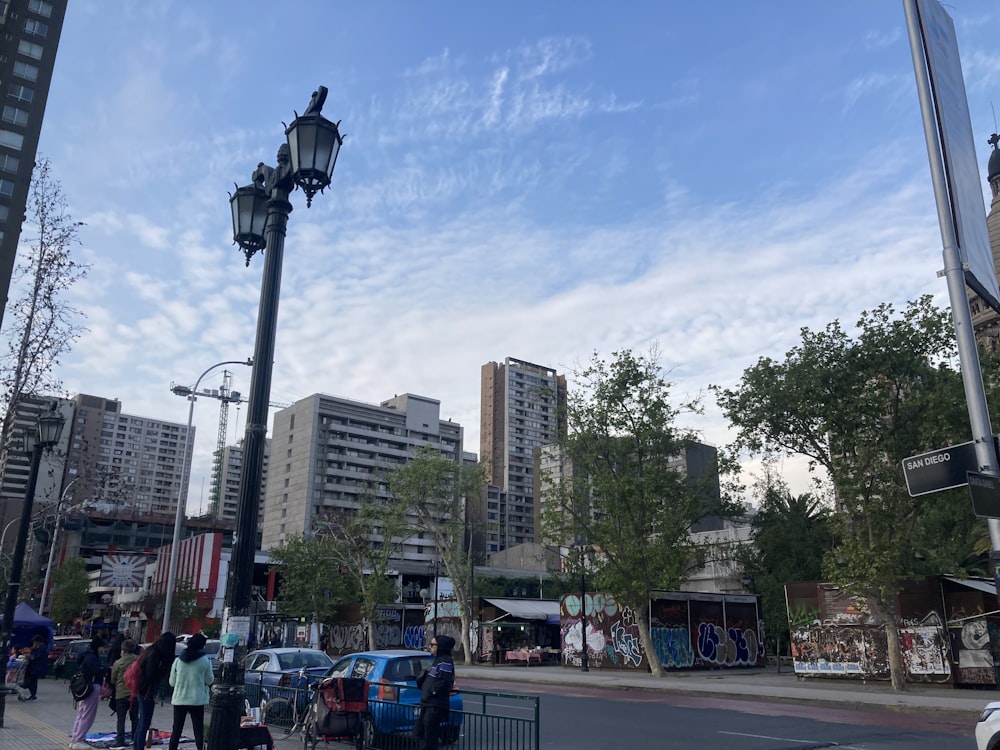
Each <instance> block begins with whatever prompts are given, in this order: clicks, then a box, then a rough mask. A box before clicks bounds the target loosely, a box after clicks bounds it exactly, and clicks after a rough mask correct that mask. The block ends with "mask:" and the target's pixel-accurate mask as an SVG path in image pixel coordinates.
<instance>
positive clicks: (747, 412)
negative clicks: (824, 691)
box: [714, 296, 973, 690]
mask: <svg viewBox="0 0 1000 750" xmlns="http://www.w3.org/2000/svg"><path fill="white" fill-rule="evenodd" d="M801 336H802V341H801V343H800V344H799V345H797V346H796V347H794V348H793V349H791V350H790V351H789V352H788V353H787V354H786V355H785V359H784V360H783V361H780V362H779V361H775V360H772V359H770V358H767V357H763V358H761V359H760V360H759V361H758V362H757V364H756V365H754V366H753V367H750V368H748V369H747V370H746V371H744V373H743V376H742V378H741V381H740V383H739V385H738V386H737V387H736V388H733V389H721V388H715V389H714V390H715V392H716V394H717V397H718V401H719V404H720V406H721V407H722V410H723V412H724V414H725V415H726V417H727V418H728V419H729V420H730V422H731V423H732V424H733V426H734V427H735V428H736V429H737V432H738V436H737V446H738V447H741V448H744V449H747V450H749V451H750V452H752V453H757V454H763V453H769V452H774V451H776V452H781V453H785V454H798V455H802V456H806V457H807V458H808V459H809V462H810V468H811V469H812V470H814V471H816V472H817V475H818V476H819V477H823V478H829V481H830V482H831V483H832V486H833V491H834V497H835V508H834V512H833V513H832V515H831V524H832V530H833V533H834V535H835V536H836V538H837V546H836V547H835V548H834V549H833V550H832V551H831V553H830V554H827V555H826V556H825V557H824V564H823V570H824V573H825V576H826V578H827V579H828V580H830V581H831V582H833V583H835V584H836V585H837V586H838V587H840V588H841V589H842V590H843V591H845V592H846V593H848V594H851V595H854V596H857V597H860V598H861V599H863V600H864V601H865V602H866V603H867V605H868V607H869V610H870V612H871V614H872V616H873V617H874V618H875V620H876V621H877V622H879V623H881V624H882V625H884V627H885V628H886V635H887V639H888V648H889V664H890V673H891V678H892V684H893V687H894V688H896V689H900V690H901V689H904V687H905V683H904V674H903V667H902V659H901V654H900V649H899V639H898V630H897V621H898V612H897V607H896V594H897V592H898V591H899V585H900V582H901V581H902V580H903V579H905V578H908V577H914V576H921V575H924V574H927V573H938V572H949V571H954V570H956V569H957V567H958V563H957V561H958V560H960V559H961V558H962V557H963V556H964V554H965V553H966V552H967V549H966V548H967V540H968V539H969V527H970V526H971V525H972V523H973V518H972V514H971V513H969V510H968V502H967V501H964V502H960V501H956V496H955V494H954V493H933V494H929V495H922V496H920V497H915V498H914V497H909V495H908V493H907V490H906V486H905V482H904V478H903V472H902V468H901V461H902V460H903V459H904V458H905V457H907V456H911V455H914V454H916V453H920V452H923V451H925V450H928V449H929V448H932V447H937V446H943V445H948V444H950V443H952V442H956V441H957V439H958V438H959V437H960V436H961V435H963V434H964V435H967V434H968V424H967V413H966V410H965V406H964V399H963V397H962V389H961V382H960V380H959V378H958V376H957V374H956V373H955V372H954V371H953V370H951V369H950V368H949V367H948V361H949V358H950V357H952V356H953V354H954V335H953V332H952V328H951V322H950V318H949V316H948V314H947V313H946V312H943V311H941V310H939V309H937V308H935V307H934V306H933V304H932V303H931V299H930V297H929V296H925V297H922V298H921V299H919V300H917V301H915V302H911V303H909V304H908V305H907V306H906V308H905V309H904V310H903V311H902V312H901V313H900V314H898V315H897V314H896V311H895V310H894V309H893V307H892V305H889V304H884V305H881V306H879V307H878V308H876V309H875V310H873V311H870V312H865V313H862V315H861V316H860V318H859V320H858V322H857V325H856V332H855V334H854V335H851V334H849V333H847V332H846V331H844V330H843V329H842V328H841V326H840V323H839V322H838V321H834V322H833V323H830V324H829V325H828V326H827V327H826V328H825V329H824V330H823V331H820V332H814V331H810V330H808V329H805V328H804V329H802V332H801Z"/></svg>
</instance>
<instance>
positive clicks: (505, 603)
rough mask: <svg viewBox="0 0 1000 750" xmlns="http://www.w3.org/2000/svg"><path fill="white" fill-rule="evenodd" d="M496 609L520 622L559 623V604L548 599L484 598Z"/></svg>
mask: <svg viewBox="0 0 1000 750" xmlns="http://www.w3.org/2000/svg"><path fill="white" fill-rule="evenodd" d="M484 599H485V600H486V601H488V602H489V603H490V604H492V605H493V606H494V607H496V608H497V609H502V610H503V611H504V612H506V613H507V614H509V615H510V616H511V617H517V618H518V619H521V620H545V622H547V623H556V624H558V623H559V602H557V601H554V600H550V599H492V598H489V597H484Z"/></svg>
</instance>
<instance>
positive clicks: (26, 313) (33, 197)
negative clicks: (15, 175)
mask: <svg viewBox="0 0 1000 750" xmlns="http://www.w3.org/2000/svg"><path fill="white" fill-rule="evenodd" d="M27 212H28V215H27V221H26V222H25V232H26V238H25V242H24V244H25V247H23V248H22V249H21V250H20V251H19V252H18V257H19V258H20V260H19V261H18V264H17V267H16V269H15V272H14V279H13V281H14V289H15V291H16V292H18V294H17V296H16V297H15V296H13V295H12V299H11V301H10V302H9V303H7V304H6V316H7V321H6V322H7V326H6V327H5V328H4V335H5V337H6V338H7V342H8V351H7V353H6V354H5V355H4V356H3V357H0V411H2V413H3V417H2V420H0V443H2V446H3V448H4V450H9V441H10V438H11V437H13V436H12V435H11V427H12V424H13V420H14V418H15V416H16V414H17V408H18V405H19V404H20V403H21V402H22V401H23V400H24V399H25V398H27V397H29V396H31V395H33V394H42V393H55V392H58V391H59V390H61V386H60V381H59V379H58V378H56V377H55V375H54V373H53V370H54V368H55V366H56V365H57V364H58V362H59V359H60V358H61V357H62V356H63V355H64V354H66V352H68V351H69V350H70V348H71V347H72V345H73V342H74V341H76V339H78V338H79V337H80V334H81V333H83V331H84V328H83V327H82V325H81V324H80V322H79V321H80V320H81V318H82V317H83V314H82V313H81V312H80V311H79V310H77V309H75V308H74V307H72V306H71V305H69V303H68V302H66V300H65V298H64V293H65V292H66V291H67V290H68V289H69V288H70V287H71V286H72V285H73V284H75V283H76V282H77V281H79V280H81V279H83V278H85V277H86V275H87V271H88V270H89V268H90V266H88V265H85V264H81V263H79V262H77V261H76V260H75V259H74V258H73V256H72V253H71V250H72V248H73V246H74V245H76V244H77V243H78V242H79V227H80V226H82V224H81V222H76V221H73V219H72V217H71V216H70V215H69V213H68V211H67V207H66V198H65V196H64V195H63V192H62V186H61V185H60V183H59V181H58V180H57V179H56V178H55V177H54V176H53V174H52V167H51V164H50V163H49V160H48V159H45V158H39V159H38V160H37V162H36V163H35V168H34V170H33V172H32V175H31V186H30V188H29V192H28V205H27ZM22 253H23V256H22Z"/></svg>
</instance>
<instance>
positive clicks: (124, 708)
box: [111, 638, 139, 750]
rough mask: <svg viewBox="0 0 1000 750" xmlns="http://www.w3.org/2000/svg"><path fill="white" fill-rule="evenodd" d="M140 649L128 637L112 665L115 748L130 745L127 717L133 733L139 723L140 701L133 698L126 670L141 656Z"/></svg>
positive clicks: (118, 748) (123, 749)
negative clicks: (126, 681)
mask: <svg viewBox="0 0 1000 750" xmlns="http://www.w3.org/2000/svg"><path fill="white" fill-rule="evenodd" d="M138 651H139V647H138V646H137V645H136V642H135V641H133V640H132V639H131V638H127V639H126V640H124V641H123V642H122V655H121V657H120V658H119V659H117V660H115V663H114V664H112V665H111V682H112V684H113V685H114V686H115V693H114V695H115V703H114V706H115V713H116V714H117V715H118V720H117V725H116V731H115V744H114V746H113V750H126V748H128V745H126V744H125V719H126V717H127V718H128V719H129V721H130V722H131V726H132V734H133V735H134V734H135V730H136V727H137V726H138V724H139V707H138V706H137V705H136V704H137V703H138V702H139V701H138V700H132V696H131V695H130V694H129V690H128V685H126V684H125V670H126V669H128V668H129V665H131V664H132V662H134V661H135V660H136V659H138V658H139V654H138Z"/></svg>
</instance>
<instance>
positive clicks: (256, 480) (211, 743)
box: [208, 86, 344, 750]
mask: <svg viewBox="0 0 1000 750" xmlns="http://www.w3.org/2000/svg"><path fill="white" fill-rule="evenodd" d="M326 95H327V89H326V87H325V86H320V87H319V88H317V89H316V91H314V92H313V95H312V99H311V100H310V102H309V106H308V107H307V108H306V110H305V112H303V113H302V114H301V115H299V114H298V113H296V115H295V119H294V120H292V124H291V125H289V126H287V127H286V128H285V138H286V140H285V142H284V143H282V144H281V146H280V147H279V148H278V154H277V164H276V166H274V167H271V166H268V165H266V164H264V163H260V164H258V165H257V169H255V170H254V172H253V174H252V175H251V182H250V184H249V185H245V186H243V187H237V188H236V192H235V193H232V194H230V198H229V203H230V208H231V210H232V217H233V242H234V243H235V244H236V245H238V246H239V248H240V250H242V251H243V254H244V255H245V256H246V263H247V265H248V266H249V265H250V260H251V259H252V258H253V256H254V255H255V254H256V253H257V252H258V251H264V273H263V278H262V280H261V291H260V306H259V308H258V313H257V338H256V344H255V346H254V355H253V372H252V375H251V380H250V394H249V399H248V404H247V419H246V432H245V435H244V438H243V465H242V467H241V471H240V495H239V503H238V505H237V511H236V531H235V535H234V537H233V551H232V558H231V561H230V565H229V583H228V585H227V587H226V599H225V608H224V610H223V622H222V643H223V647H224V648H227V649H228V648H232V649H233V650H234V652H235V653H233V654H232V657H231V658H229V655H228V654H226V655H225V658H223V660H222V669H221V672H220V675H219V679H218V680H217V681H216V683H215V684H213V686H212V691H211V699H210V705H211V710H212V722H211V725H210V727H209V734H208V747H209V750H232V748H233V747H234V743H235V742H236V738H237V737H238V736H239V725H240V716H241V715H242V713H243V705H244V689H243V660H244V656H245V655H246V650H247V639H248V636H249V634H250V633H252V632H253V630H252V627H251V614H252V613H251V611H250V609H251V597H250V594H251V589H252V584H253V563H254V547H255V540H256V537H257V513H258V509H259V507H260V484H261V474H262V472H263V464H264V445H265V438H266V434H267V412H268V402H269V401H270V398H271V374H272V372H271V371H272V365H273V362H274V343H275V332H276V330H277V323H278V299H279V296H280V288H281V264H282V256H283V254H284V246H285V234H286V231H287V227H288V216H289V214H291V212H292V204H291V203H289V200H288V198H289V196H290V195H291V193H292V192H293V191H294V190H295V188H296V187H299V188H301V189H302V192H304V193H305V194H306V205H307V206H311V205H312V199H313V196H314V195H316V193H322V192H323V190H325V189H326V188H327V187H328V186H329V184H330V181H331V180H332V178H333V169H334V166H335V165H336V163H337V155H338V154H339V153H340V147H341V145H343V142H344V139H343V136H342V135H341V133H340V128H339V125H340V123H339V121H338V122H336V123H334V122H331V121H330V120H328V119H326V118H325V117H323V115H322V114H321V112H322V109H323V104H324V103H325V102H326Z"/></svg>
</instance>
